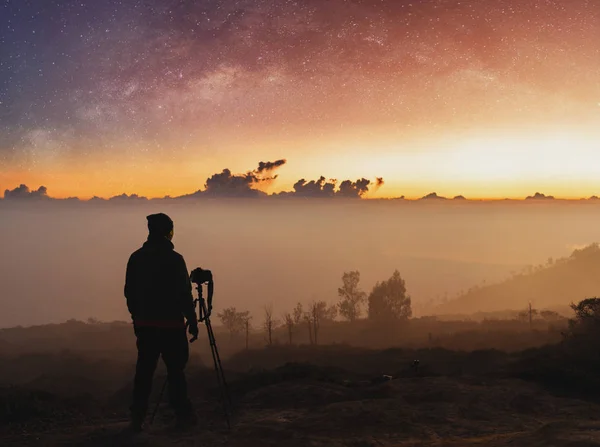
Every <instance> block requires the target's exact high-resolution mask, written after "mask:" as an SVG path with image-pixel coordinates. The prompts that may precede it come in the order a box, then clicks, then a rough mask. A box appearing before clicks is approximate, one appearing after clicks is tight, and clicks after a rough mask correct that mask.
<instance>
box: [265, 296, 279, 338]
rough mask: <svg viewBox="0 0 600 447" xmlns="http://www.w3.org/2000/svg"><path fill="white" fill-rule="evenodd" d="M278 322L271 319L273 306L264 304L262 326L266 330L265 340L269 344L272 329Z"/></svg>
mask: <svg viewBox="0 0 600 447" xmlns="http://www.w3.org/2000/svg"><path fill="white" fill-rule="evenodd" d="M277 324H278V322H277V321H276V320H274V319H273V306H272V305H270V304H269V305H268V306H265V322H264V327H265V331H266V332H267V341H268V343H269V346H271V345H272V344H273V330H274V329H275V328H276V327H277Z"/></svg>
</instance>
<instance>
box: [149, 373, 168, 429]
mask: <svg viewBox="0 0 600 447" xmlns="http://www.w3.org/2000/svg"><path fill="white" fill-rule="evenodd" d="M166 387H167V379H166V378H165V383H163V386H162V388H161V390H160V394H159V395H158V402H156V407H154V411H153V412H152V417H151V418H150V425H152V424H153V423H154V417H155V416H156V413H157V412H158V407H159V405H160V403H161V401H162V397H163V393H164V392H165V388H166Z"/></svg>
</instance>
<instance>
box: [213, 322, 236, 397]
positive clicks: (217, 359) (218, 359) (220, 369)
mask: <svg viewBox="0 0 600 447" xmlns="http://www.w3.org/2000/svg"><path fill="white" fill-rule="evenodd" d="M208 324H209V325H210V333H211V336H212V345H213V346H214V359H215V367H217V365H218V372H219V375H220V377H221V381H222V383H223V388H224V392H225V396H226V397H227V403H228V404H229V407H231V406H232V404H231V397H230V395H229V390H228V387H227V381H226V380H225V373H224V371H223V366H222V365H221V356H220V355H219V350H218V349H217V342H216V340H215V335H214V333H213V330H212V325H211V324H210V322H209V323H208Z"/></svg>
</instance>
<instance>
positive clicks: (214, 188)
mask: <svg viewBox="0 0 600 447" xmlns="http://www.w3.org/2000/svg"><path fill="white" fill-rule="evenodd" d="M285 163H286V160H285V159H281V160H276V161H273V162H271V161H267V162H263V161H261V162H259V164H258V167H257V168H256V169H255V170H253V171H249V172H246V173H245V174H233V173H232V172H231V170H230V169H227V168H225V169H223V171H221V172H220V173H217V174H213V175H212V176H210V177H209V178H208V179H206V183H205V184H204V189H200V190H198V191H196V192H194V193H191V194H185V195H182V196H177V197H169V196H165V197H163V198H158V199H148V198H147V197H144V196H139V195H137V194H131V195H127V194H121V195H118V196H113V197H110V198H108V199H106V198H101V197H96V196H95V197H93V198H91V199H89V200H88V201H89V202H124V201H127V202H132V201H148V200H186V199H200V198H261V197H281V198H287V197H302V198H346V199H360V198H362V197H363V196H364V195H365V194H367V193H368V192H370V191H371V192H376V191H377V190H379V188H381V186H383V184H384V180H383V178H381V177H377V178H376V179H375V181H374V182H373V181H371V180H368V179H366V178H361V179H357V180H356V181H352V180H343V181H342V182H341V183H339V185H338V182H337V180H335V179H330V180H326V178H325V177H323V176H321V177H320V178H319V179H318V180H310V181H307V180H306V179H300V180H298V181H297V182H296V183H295V184H294V186H293V191H284V192H279V193H273V194H269V193H267V192H265V191H263V190H262V189H261V188H263V187H267V186H269V185H270V184H272V183H273V182H274V181H275V180H276V179H277V177H278V176H277V175H276V174H274V171H275V170H276V169H278V168H280V167H281V166H283V165H284V164H285ZM4 199H6V200H28V199H38V200H42V199H43V200H61V201H80V200H81V199H79V198H77V197H70V198H67V199H56V198H52V197H51V196H49V195H48V189H47V188H46V187H45V186H40V187H39V189H37V190H34V191H32V190H30V189H29V187H28V186H27V185H24V184H21V185H19V186H18V187H16V188H14V189H12V190H11V189H7V190H5V191H4Z"/></svg>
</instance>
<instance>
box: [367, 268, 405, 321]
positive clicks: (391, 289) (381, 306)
mask: <svg viewBox="0 0 600 447" xmlns="http://www.w3.org/2000/svg"><path fill="white" fill-rule="evenodd" d="M368 300H369V319H371V320H375V321H398V320H406V319H408V318H410V317H411V316H412V308H411V298H410V296H409V295H407V293H406V284H405V282H404V280H403V279H402V278H401V277H400V272H399V271H398V270H395V271H394V273H393V274H392V276H391V277H390V278H389V279H388V280H387V281H382V282H377V284H375V286H374V287H373V290H372V291H371V293H370V294H369V298H368Z"/></svg>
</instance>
